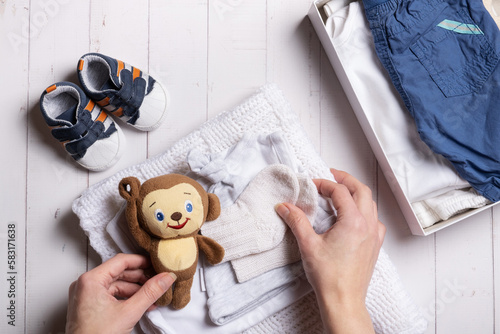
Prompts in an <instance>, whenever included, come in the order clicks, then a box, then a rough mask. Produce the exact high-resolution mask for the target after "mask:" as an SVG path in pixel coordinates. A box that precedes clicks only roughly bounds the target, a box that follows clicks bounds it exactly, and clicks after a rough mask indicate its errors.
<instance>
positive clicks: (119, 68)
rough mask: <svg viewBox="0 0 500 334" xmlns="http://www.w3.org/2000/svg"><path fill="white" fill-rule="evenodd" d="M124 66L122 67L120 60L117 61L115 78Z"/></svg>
mask: <svg viewBox="0 0 500 334" xmlns="http://www.w3.org/2000/svg"><path fill="white" fill-rule="evenodd" d="M124 67H125V65H123V62H122V61H121V60H118V70H117V71H116V76H117V77H119V76H120V72H121V71H122V70H123V68H124Z"/></svg>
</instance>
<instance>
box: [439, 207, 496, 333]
mask: <svg viewBox="0 0 500 334" xmlns="http://www.w3.org/2000/svg"><path fill="white" fill-rule="evenodd" d="M491 224H492V213H491V210H488V211H486V212H481V213H479V214H477V215H476V216H473V217H471V218H469V219H467V221H463V222H460V224H455V225H453V226H450V227H448V228H446V229H445V230H442V231H439V232H437V234H436V266H437V268H436V303H435V310H436V319H437V321H436V332H438V333H439V332H442V333H492V332H493V325H494V315H493V305H494V300H493V293H494V292H493V266H492V264H493V249H492V225H491Z"/></svg>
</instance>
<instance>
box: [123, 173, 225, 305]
mask: <svg viewBox="0 0 500 334" xmlns="http://www.w3.org/2000/svg"><path fill="white" fill-rule="evenodd" d="M119 191H120V195H121V196H122V197H123V198H124V199H126V200H127V209H126V213H125V215H126V218H127V222H128V226H129V229H130V232H131V233H132V235H133V236H134V238H135V240H136V241H137V242H138V244H139V245H140V246H141V247H142V248H144V249H145V250H146V251H147V252H148V253H149V254H150V257H151V262H152V264H153V267H154V269H155V270H156V272H158V273H160V272H165V271H166V272H173V273H175V274H176V275H177V280H176V282H175V287H174V289H173V292H172V288H170V289H169V290H168V291H167V292H166V293H165V294H164V295H163V296H162V297H161V298H160V299H159V300H158V302H157V304H158V305H169V304H172V307H173V308H175V309H181V308H183V307H184V306H186V305H187V304H188V303H189V301H190V299H191V293H190V291H191V285H192V283H193V276H194V274H195V272H196V265H197V262H198V250H199V249H201V250H202V251H203V252H204V253H205V255H206V258H207V260H208V262H209V263H210V264H217V263H219V262H221V261H222V258H223V257H224V248H222V246H220V245H219V244H218V243H217V242H215V241H214V240H212V239H210V238H207V237H204V236H202V235H200V234H198V231H199V230H200V227H201V225H203V223H204V222H205V221H206V220H208V221H210V220H215V219H216V218H217V217H218V216H219V214H220V210H221V209H220V203H219V198H218V197H217V196H216V195H215V194H209V193H207V192H206V191H205V190H204V189H203V187H202V186H201V185H200V184H199V183H198V182H196V181H195V180H193V179H191V178H189V177H187V176H184V175H180V174H167V175H163V176H158V177H155V178H152V179H149V180H147V181H146V182H144V183H143V184H142V186H141V183H140V181H139V180H138V179H137V178H135V177H126V178H124V179H122V180H121V182H120V185H119Z"/></svg>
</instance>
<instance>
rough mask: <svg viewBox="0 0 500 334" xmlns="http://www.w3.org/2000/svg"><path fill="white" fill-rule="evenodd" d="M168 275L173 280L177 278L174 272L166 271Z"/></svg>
mask: <svg viewBox="0 0 500 334" xmlns="http://www.w3.org/2000/svg"><path fill="white" fill-rule="evenodd" d="M168 274H169V275H170V277H172V278H173V279H174V282H175V280H176V279H177V275H176V274H174V273H168Z"/></svg>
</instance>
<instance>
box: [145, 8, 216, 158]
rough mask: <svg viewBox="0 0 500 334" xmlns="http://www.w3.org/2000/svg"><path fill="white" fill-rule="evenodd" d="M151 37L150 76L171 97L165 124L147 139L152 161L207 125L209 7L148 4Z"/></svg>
mask: <svg viewBox="0 0 500 334" xmlns="http://www.w3.org/2000/svg"><path fill="white" fill-rule="evenodd" d="M179 18H182V20H179ZM150 31H151V33H150V41H149V61H150V65H149V68H150V72H151V74H152V75H153V77H155V78H156V79H157V80H158V81H160V82H161V83H162V84H163V86H164V87H165V88H166V89H167V90H168V92H169V95H170V105H169V109H168V114H167V116H166V119H165V121H164V123H163V124H162V125H161V127H160V128H158V129H156V130H155V131H152V132H150V133H149V140H148V152H149V155H150V156H153V155H156V154H159V153H161V152H163V151H165V150H166V149H167V148H168V147H169V146H171V145H172V144H173V143H175V142H176V141H177V140H179V139H180V138H182V137H184V136H185V135H187V134H189V133H190V132H192V131H194V130H195V129H196V128H198V127H199V126H200V125H201V123H203V122H204V121H206V119H207V53H208V42H207V32H208V4H207V1H198V0H190V1H183V0H176V1H168V2H166V1H162V0H152V1H150Z"/></svg>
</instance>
